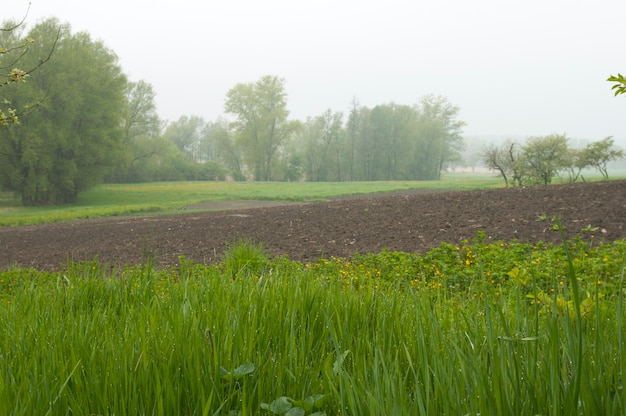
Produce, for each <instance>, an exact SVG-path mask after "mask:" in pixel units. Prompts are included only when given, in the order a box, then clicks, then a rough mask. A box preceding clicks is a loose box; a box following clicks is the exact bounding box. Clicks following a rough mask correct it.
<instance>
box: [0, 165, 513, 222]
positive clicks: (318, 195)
mask: <svg viewBox="0 0 626 416" xmlns="http://www.w3.org/2000/svg"><path fill="white" fill-rule="evenodd" d="M502 186H503V182H502V181H501V180H500V179H498V178H496V177H495V176H494V175H492V174H447V175H445V176H444V177H443V178H442V180H441V181H423V182H416V181H393V182H297V183H294V182H167V183H148V184H132V185H100V186H98V187H96V188H95V189H93V190H91V191H88V192H85V193H82V194H81V195H80V196H79V199H78V203H77V204H75V205H71V206H61V207H58V206H57V207H55V206H44V207H21V206H20V203H19V200H17V199H15V198H13V197H12V196H11V195H8V194H0V226H14V225H27V224H39V223H46V222H58V221H72V220H75V219H82V218H97V217H104V216H115V215H134V214H139V215H146V214H169V213H176V212H178V213H180V210H181V209H182V208H184V207H186V206H189V205H194V204H199V203H202V202H209V201H224V200H242V199H253V200H259V199H260V200H282V201H313V202H315V201H324V200H326V199H328V198H331V197H336V196H341V195H355V194H367V193H374V192H387V191H398V190H404V189H447V190H463V189H485V188H497V187H502Z"/></svg>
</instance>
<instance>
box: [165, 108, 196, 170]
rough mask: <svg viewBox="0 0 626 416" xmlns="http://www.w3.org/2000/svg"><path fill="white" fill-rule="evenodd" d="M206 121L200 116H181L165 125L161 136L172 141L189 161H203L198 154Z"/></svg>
mask: <svg viewBox="0 0 626 416" xmlns="http://www.w3.org/2000/svg"><path fill="white" fill-rule="evenodd" d="M205 126H206V122H205V121H204V119H203V118H202V117H200V116H182V117H180V118H179V119H178V120H177V121H174V122H172V123H170V124H168V125H167V127H166V128H165V133H163V136H164V137H165V138H166V139H168V140H170V141H172V143H174V144H175V145H176V146H177V147H178V148H179V149H180V150H181V151H182V152H183V153H184V154H186V155H187V157H188V158H189V160H191V161H204V160H200V159H202V158H201V157H200V156H199V152H200V147H201V144H202V134H203V131H204V129H205Z"/></svg>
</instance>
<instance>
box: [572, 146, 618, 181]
mask: <svg viewBox="0 0 626 416" xmlns="http://www.w3.org/2000/svg"><path fill="white" fill-rule="evenodd" d="M614 142H615V141H614V140H613V137H607V138H605V139H603V140H599V141H597V142H593V143H590V144H589V145H587V147H585V148H584V149H583V150H582V151H581V152H582V154H583V156H582V157H583V159H584V160H585V163H586V165H587V166H592V167H593V168H595V169H596V170H597V171H598V172H600V174H601V175H602V178H604V179H609V173H608V171H607V166H606V165H607V164H608V163H609V162H612V161H614V160H619V159H622V158H623V157H624V151H623V150H621V149H617V148H616V147H615V144H614Z"/></svg>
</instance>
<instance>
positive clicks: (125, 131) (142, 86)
mask: <svg viewBox="0 0 626 416" xmlns="http://www.w3.org/2000/svg"><path fill="white" fill-rule="evenodd" d="M125 93H126V107H125V110H124V113H123V119H122V135H123V142H122V144H121V145H122V147H123V148H124V149H123V152H122V155H121V157H120V159H119V166H118V168H117V169H115V171H114V172H112V173H111V174H110V175H109V176H107V178H106V180H107V181H112V182H136V181H138V180H139V179H138V178H139V177H141V176H142V175H141V173H139V172H138V171H137V169H138V167H139V166H141V164H139V163H138V162H139V161H140V160H142V159H144V158H150V157H154V156H156V155H157V154H158V153H159V151H160V150H161V148H162V147H161V146H160V145H159V144H160V143H162V142H161V141H159V140H156V139H157V138H158V137H159V135H160V134H161V125H162V122H161V119H160V118H159V116H158V114H157V111H156V102H155V100H156V93H155V92H154V89H153V88H152V85H151V84H149V83H147V82H146V81H138V82H129V83H128V84H127V85H126V92H125Z"/></svg>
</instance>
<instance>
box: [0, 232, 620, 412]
mask: <svg viewBox="0 0 626 416" xmlns="http://www.w3.org/2000/svg"><path fill="white" fill-rule="evenodd" d="M625 267H626V242H625V241H618V242H615V243H611V244H597V243H596V242H595V240H594V238H593V237H592V236H590V235H588V234H584V235H581V236H580V237H578V238H576V239H574V240H571V241H569V242H568V243H567V245H547V244H539V245H535V246H531V245H527V244H521V243H516V242H493V243H491V242H486V241H485V239H484V236H483V235H481V234H480V233H479V234H478V235H477V237H476V239H475V240H474V241H465V242H461V243H460V244H457V245H453V244H442V245H441V246H440V247H438V248H436V249H434V250H431V251H430V252H429V253H427V254H425V255H417V254H408V253H397V252H387V251H383V252H381V253H379V254H370V255H365V256H357V257H355V258H353V259H351V260H346V259H339V258H330V259H320V260H319V261H317V262H314V263H311V264H300V263H297V262H293V261H290V260H288V259H286V258H279V259H270V258H268V257H267V256H266V254H265V253H264V251H263V248H262V246H261V245H255V244H252V243H250V242H246V241H240V242H235V243H234V244H233V246H232V247H231V248H230V250H229V252H228V253H227V254H225V256H224V258H223V261H222V263H220V264H218V265H210V266H208V265H201V264H194V263H191V262H189V261H186V260H185V259H184V258H183V259H181V262H180V266H178V267H176V268H173V269H170V270H157V269H153V268H152V267H151V265H150V263H149V262H146V264H144V265H141V266H137V267H124V268H119V269H111V267H110V266H108V265H106V264H100V263H98V262H97V261H94V262H87V263H80V264H74V263H70V264H68V266H67V268H66V269H65V270H63V271H60V272H55V273H46V272H37V271H34V270H28V269H18V270H9V271H6V272H3V273H2V274H0V413H1V414H3V415H22V414H41V415H46V414H48V415H65V414H81V415H92V414H99V415H104V414H116V415H137V414H155V415H189V414H198V415H239V414H241V415H255V414H289V415H294V414H306V415H311V414H317V415H320V414H326V415H337V414H343V415H442V414H449V415H466V414H470V415H477V414H482V415H489V414H515V415H536V414H542V415H577V414H589V415H596V414H604V415H621V414H624V413H625V412H626V393H625V392H624V389H623V376H624V372H625V371H626V357H625V353H626V346H625V344H624V336H623V334H624V333H626V324H625V322H624V317H623V315H624V295H625V294H626V292H625V290H626V286H625V283H626V282H624V277H625ZM288 411H289V412H291V413H287V412H288Z"/></svg>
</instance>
